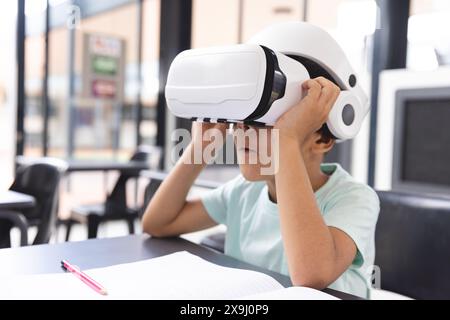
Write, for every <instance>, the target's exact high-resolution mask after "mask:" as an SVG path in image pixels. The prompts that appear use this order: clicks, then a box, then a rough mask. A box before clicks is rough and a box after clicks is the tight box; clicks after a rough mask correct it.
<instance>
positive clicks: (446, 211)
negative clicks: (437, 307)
mask: <svg viewBox="0 0 450 320" xmlns="http://www.w3.org/2000/svg"><path fill="white" fill-rule="evenodd" d="M378 196H379V198H380V205H381V210H380V216H379V219H378V224H377V229H376V234H375V241H376V258H375V264H376V265H377V266H378V267H379V268H380V282H381V289H384V290H389V291H393V292H396V293H400V294H403V295H406V296H408V297H411V298H414V299H450V250H449V248H450V232H449V230H450V200H449V199H446V198H439V197H435V196H425V195H417V194H409V193H399V192H390V191H378Z"/></svg>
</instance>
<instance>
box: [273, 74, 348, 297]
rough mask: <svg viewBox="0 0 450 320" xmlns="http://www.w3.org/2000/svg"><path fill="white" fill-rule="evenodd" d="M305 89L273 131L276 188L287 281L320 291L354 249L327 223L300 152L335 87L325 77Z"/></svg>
mask: <svg viewBox="0 0 450 320" xmlns="http://www.w3.org/2000/svg"><path fill="white" fill-rule="evenodd" d="M303 88H304V89H306V90H308V94H307V96H306V97H305V98H304V99H302V101H301V102H300V103H299V104H298V105H297V106H295V107H293V108H292V109H291V110H290V111H288V112H287V113H286V114H285V115H283V116H282V117H281V118H280V120H278V121H277V124H276V126H275V128H277V129H279V130H280V131H279V135H280V142H279V152H280V155H279V159H280V160H279V161H280V165H279V170H278V172H277V173H276V175H275V183H276V192H277V200H278V206H279V208H280V223H281V232H282V236H283V240H284V241H283V243H284V247H285V251H286V255H287V260H288V267H289V273H290V276H291V280H292V282H293V284H294V285H302V286H308V287H313V288H318V289H322V288H325V287H327V286H328V285H329V284H331V283H332V282H334V281H335V280H336V279H337V278H338V277H339V276H340V275H341V274H342V273H343V272H344V271H345V270H346V269H347V268H348V267H349V266H350V264H351V263H352V261H353V259H354V257H355V254H356V245H355V243H354V242H353V240H352V239H351V238H350V237H349V236H348V235H347V234H346V233H345V232H343V231H341V230H339V229H337V228H333V227H328V226H327V225H326V224H325V222H324V220H323V218H322V215H321V212H320V209H319V208H318V206H317V203H316V198H315V195H314V192H313V189H312V186H311V183H310V180H309V176H308V172H307V170H306V167H305V161H304V159H303V155H302V152H301V145H302V143H303V142H304V141H305V140H306V138H307V137H308V135H309V134H311V133H313V132H315V131H317V130H318V129H319V128H320V127H321V126H322V124H323V123H325V122H326V119H327V117H328V113H329V111H330V109H331V107H332V106H333V104H334V102H335V101H336V99H337V96H338V95H339V88H338V87H336V86H335V85H334V84H333V83H331V82H330V81H328V80H325V79H324V78H317V79H314V80H309V81H307V82H305V84H304V85H303Z"/></svg>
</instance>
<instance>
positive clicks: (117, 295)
mask: <svg viewBox="0 0 450 320" xmlns="http://www.w3.org/2000/svg"><path fill="white" fill-rule="evenodd" d="M71 262H72V263H74V264H76V261H71ZM83 271H84V272H85V273H86V274H88V275H89V276H91V277H92V278H93V279H94V280H96V281H97V282H99V283H100V284H102V285H103V286H104V287H105V288H106V290H107V291H108V295H107V296H102V295H100V294H98V293H96V292H95V291H93V290H92V289H91V288H89V287H88V286H87V285H86V284H84V283H83V282H81V281H80V280H79V279H78V278H76V277H75V276H74V275H72V274H70V273H62V274H43V275H26V276H16V277H12V278H9V279H3V280H2V281H1V283H3V285H1V286H0V299H213V300H214V299H239V298H241V297H244V296H248V295H253V294H257V293H262V292H267V291H272V290H277V289H281V288H283V287H282V286H281V285H280V284H279V283H278V282H277V281H275V280H274V279H273V278H271V277H269V276H268V275H265V274H263V273H259V272H255V271H249V270H240V269H233V268H226V267H222V266H218V265H216V264H213V263H210V262H208V261H206V260H204V259H202V258H199V257H197V256H195V255H192V254H190V253H188V252H185V251H183V252H177V253H174V254H170V255H167V256H163V257H159V258H154V259H148V260H143V261H139V262H134V263H127V264H120V265H115V266H110V267H106V268H99V269H91V270H83Z"/></svg>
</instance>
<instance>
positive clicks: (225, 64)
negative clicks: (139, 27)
mask: <svg viewBox="0 0 450 320" xmlns="http://www.w3.org/2000/svg"><path fill="white" fill-rule="evenodd" d="M317 76H325V77H326V78H328V79H329V80H331V81H333V82H334V83H336V84H337V85H338V86H339V87H340V89H341V93H340V95H339V97H338V99H337V101H336V103H335V105H334V106H333V108H332V110H331V112H330V114H329V117H328V120H327V125H328V128H329V130H330V131H331V133H332V134H333V135H334V136H335V137H336V138H337V139H339V140H346V139H351V138H353V137H355V135H356V134H357V133H358V131H359V129H360V127H361V124H362V122H363V120H364V117H365V116H366V114H367V113H368V111H369V105H368V99H367V96H366V94H365V93H364V92H363V90H362V88H361V87H360V85H359V83H358V79H357V77H356V75H355V73H354V72H353V69H352V67H351V66H350V63H349V61H348V59H347V58H346V56H345V54H344V52H343V51H342V49H341V48H340V47H339V45H338V44H337V42H336V41H335V40H334V39H333V38H332V37H331V36H330V35H329V34H328V33H327V32H326V31H324V30H322V29H320V28H318V27H316V26H313V25H311V24H308V23H303V22H289V23H281V24H277V25H274V26H271V27H269V28H267V29H265V30H263V31H262V32H260V33H258V34H257V35H256V36H254V37H253V38H252V39H251V40H250V41H249V43H247V44H241V45H232V46H225V47H212V48H206V49H193V50H186V51H183V52H181V53H180V54H179V55H177V57H176V58H175V59H174V61H173V62H172V65H171V66H170V70H169V74H168V78H167V85H166V90H165V95H166V101H167V105H168V107H169V109H170V110H171V111H172V113H173V114H174V115H176V116H178V117H181V118H188V119H192V120H196V121H204V122H225V123H246V124H262V125H269V126H270V125H273V124H274V123H275V122H276V120H277V119H278V117H280V116H281V115H282V114H283V113H284V112H286V111H287V110H288V109H289V108H290V107H292V106H294V105H295V104H297V103H298V102H299V101H300V100H301V99H302V97H304V95H305V93H303V92H302V90H301V83H303V82H304V81H305V80H307V79H310V78H315V77H317Z"/></svg>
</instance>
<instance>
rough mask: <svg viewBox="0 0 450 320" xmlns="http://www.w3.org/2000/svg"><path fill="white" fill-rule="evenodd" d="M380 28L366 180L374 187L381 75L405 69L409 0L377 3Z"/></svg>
mask: <svg viewBox="0 0 450 320" xmlns="http://www.w3.org/2000/svg"><path fill="white" fill-rule="evenodd" d="M377 4H378V8H379V11H378V18H379V22H380V25H379V26H378V29H377V30H376V31H375V34H374V41H373V55H372V88H371V101H370V103H371V107H372V109H371V116H370V137H369V139H370V140H369V166H368V173H367V180H368V184H369V185H370V186H372V187H373V186H374V184H375V161H376V144H377V125H378V121H377V117H378V89H379V79H380V72H381V71H383V70H386V69H398V68H404V67H405V66H406V53H407V34H408V18H409V8H410V0H396V1H392V0H377Z"/></svg>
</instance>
